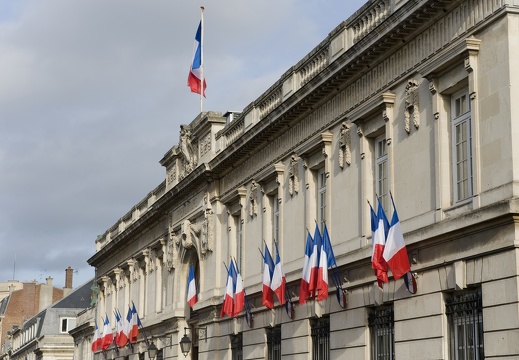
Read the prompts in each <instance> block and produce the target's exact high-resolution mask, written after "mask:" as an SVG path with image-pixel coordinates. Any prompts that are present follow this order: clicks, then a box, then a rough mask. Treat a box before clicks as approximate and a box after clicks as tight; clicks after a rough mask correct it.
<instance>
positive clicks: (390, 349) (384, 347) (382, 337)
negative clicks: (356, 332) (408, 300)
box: [368, 306, 395, 360]
mask: <svg viewBox="0 0 519 360" xmlns="http://www.w3.org/2000/svg"><path fill="white" fill-rule="evenodd" d="M368 325H369V330H370V335H371V358H372V359H374V360H393V359H394V358H395V337H394V334H395V328H394V319H393V306H391V307H383V308H377V309H374V310H373V311H372V312H371V313H370V314H369V316H368Z"/></svg>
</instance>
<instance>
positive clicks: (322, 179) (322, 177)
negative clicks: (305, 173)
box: [317, 168, 326, 229]
mask: <svg viewBox="0 0 519 360" xmlns="http://www.w3.org/2000/svg"><path fill="white" fill-rule="evenodd" d="M325 221H326V172H325V171H324V168H322V169H319V170H317V223H318V224H319V225H320V227H321V229H324V223H325Z"/></svg>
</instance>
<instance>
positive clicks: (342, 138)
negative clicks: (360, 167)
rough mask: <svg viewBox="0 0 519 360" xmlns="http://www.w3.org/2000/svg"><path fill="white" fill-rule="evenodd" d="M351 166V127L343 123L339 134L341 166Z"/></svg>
mask: <svg viewBox="0 0 519 360" xmlns="http://www.w3.org/2000/svg"><path fill="white" fill-rule="evenodd" d="M344 164H347V165H351V125H350V124H348V123H345V122H343V123H342V125H341V130H340V133H339V166H340V167H341V169H343V168H344Z"/></svg>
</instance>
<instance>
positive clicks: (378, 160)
mask: <svg viewBox="0 0 519 360" xmlns="http://www.w3.org/2000/svg"><path fill="white" fill-rule="evenodd" d="M374 146H375V152H374V153H375V159H374V160H375V161H374V166H375V169H374V173H375V179H374V180H375V195H376V196H378V197H379V198H380V202H381V204H382V207H383V209H384V210H385V211H386V214H388V213H387V211H388V209H389V156H388V148H387V139H386V135H385V134H384V135H381V136H378V137H376V138H375V140H374ZM381 150H382V153H381Z"/></svg>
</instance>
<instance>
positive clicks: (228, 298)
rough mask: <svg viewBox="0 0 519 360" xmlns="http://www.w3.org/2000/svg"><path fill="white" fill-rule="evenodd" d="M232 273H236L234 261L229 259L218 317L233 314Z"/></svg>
mask: <svg viewBox="0 0 519 360" xmlns="http://www.w3.org/2000/svg"><path fill="white" fill-rule="evenodd" d="M234 274H236V269H235V268H234V262H233V260H232V259H231V262H230V264H229V268H228V269H227V282H226V285H225V295H224V297H223V303H222V310H221V312H220V317H224V316H225V315H227V316H229V317H232V315H233V306H234V277H235V275H234Z"/></svg>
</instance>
